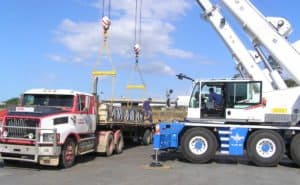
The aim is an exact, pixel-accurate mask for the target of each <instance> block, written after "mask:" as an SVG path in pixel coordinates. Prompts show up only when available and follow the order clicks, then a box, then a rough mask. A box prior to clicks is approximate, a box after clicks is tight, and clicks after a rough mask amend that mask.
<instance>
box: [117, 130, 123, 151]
mask: <svg viewBox="0 0 300 185" xmlns="http://www.w3.org/2000/svg"><path fill="white" fill-rule="evenodd" d="M123 148H124V138H123V134H122V132H120V134H119V137H118V141H117V143H116V148H115V152H116V154H120V153H122V152H123Z"/></svg>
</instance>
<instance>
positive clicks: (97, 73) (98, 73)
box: [92, 70, 117, 76]
mask: <svg viewBox="0 0 300 185" xmlns="http://www.w3.org/2000/svg"><path fill="white" fill-rule="evenodd" d="M92 75H93V76H116V75H117V72H116V71H115V70H112V71H93V72H92Z"/></svg>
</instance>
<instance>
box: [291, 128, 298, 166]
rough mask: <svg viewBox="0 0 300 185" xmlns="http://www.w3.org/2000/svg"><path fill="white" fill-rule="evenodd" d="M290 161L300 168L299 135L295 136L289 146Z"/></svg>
mask: <svg viewBox="0 0 300 185" xmlns="http://www.w3.org/2000/svg"><path fill="white" fill-rule="evenodd" d="M290 155H291V159H292V160H293V161H294V162H295V163H296V164H297V165H298V166H300V133H299V134H297V135H295V136H294V137H293V139H292V142H291V146H290Z"/></svg>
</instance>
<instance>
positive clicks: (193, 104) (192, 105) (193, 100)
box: [189, 83, 200, 108]
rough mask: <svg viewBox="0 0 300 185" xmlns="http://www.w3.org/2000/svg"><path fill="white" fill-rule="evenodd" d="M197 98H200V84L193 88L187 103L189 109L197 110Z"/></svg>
mask: <svg viewBox="0 0 300 185" xmlns="http://www.w3.org/2000/svg"><path fill="white" fill-rule="evenodd" d="M199 96H200V84H199V83H197V84H196V85H195V86H194V89H193V92H192V95H191V98H190V102H189V108H199Z"/></svg>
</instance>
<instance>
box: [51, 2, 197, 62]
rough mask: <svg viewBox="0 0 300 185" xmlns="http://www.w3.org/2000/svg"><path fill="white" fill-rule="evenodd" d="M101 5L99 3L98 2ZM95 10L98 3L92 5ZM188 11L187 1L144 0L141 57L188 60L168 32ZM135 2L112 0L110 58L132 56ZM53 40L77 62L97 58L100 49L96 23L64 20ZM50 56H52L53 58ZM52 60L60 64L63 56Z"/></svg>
mask: <svg viewBox="0 0 300 185" xmlns="http://www.w3.org/2000/svg"><path fill="white" fill-rule="evenodd" d="M99 3H101V1H99ZM95 6H96V7H99V4H98V3H96V4H95ZM189 8H190V4H189V3H188V2H187V0H164V1H161V0H147V1H143V9H142V11H143V12H142V13H143V14H142V16H143V18H142V38H141V45H142V52H141V54H142V55H143V57H146V58H153V57H157V56H168V57H177V58H178V57H179V58H192V57H194V54H193V53H191V52H189V51H185V50H182V49H180V48H177V47H176V46H175V45H174V43H173V38H172V37H171V33H172V32H174V31H175V29H176V28H175V26H174V22H175V21H176V20H178V19H179V18H180V17H181V16H183V15H184V14H185V12H186V11H187V10H188V9H189ZM134 10H135V1H133V0H122V1H112V15H113V19H112V26H111V30H110V35H109V44H110V51H111V54H112V55H117V56H119V57H123V58H128V57H132V56H133V49H132V48H133V45H134ZM97 19H99V18H97ZM55 40H56V41H57V42H58V43H59V44H61V45H63V46H64V47H66V48H67V49H68V50H69V51H70V53H71V54H70V55H72V56H73V57H72V59H73V60H74V59H77V60H76V61H77V62H86V61H87V60H89V59H91V58H93V57H94V58H95V57H96V56H97V55H99V52H100V49H101V48H102V46H101V45H102V28H101V24H100V21H99V20H97V21H95V22H76V21H73V20H71V19H64V20H63V21H62V22H61V23H60V25H59V26H58V28H57V29H56V30H55ZM53 56H54V55H53ZM53 56H52V57H50V59H52V60H54V61H59V62H63V61H64V60H65V59H63V58H65V57H62V56H59V55H58V54H55V57H53Z"/></svg>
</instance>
